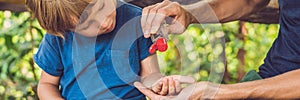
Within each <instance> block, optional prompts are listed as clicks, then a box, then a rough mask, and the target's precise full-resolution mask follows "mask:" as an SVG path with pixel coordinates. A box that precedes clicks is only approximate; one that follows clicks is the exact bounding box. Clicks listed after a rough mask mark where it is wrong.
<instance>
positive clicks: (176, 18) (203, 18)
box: [141, 0, 270, 38]
mask: <svg viewBox="0 0 300 100" xmlns="http://www.w3.org/2000/svg"><path fill="white" fill-rule="evenodd" d="M269 1H270V0H203V1H199V2H197V3H194V4H191V5H180V4H178V3H177V2H171V1H169V0H164V1H163V2H162V3H157V4H155V5H152V6H148V7H145V8H144V9H143V13H142V18H141V25H142V28H143V32H144V36H145V37H146V38H148V37H150V34H155V33H156V32H157V31H158V29H159V26H160V25H161V23H162V22H163V21H164V19H165V18H166V17H170V18H173V21H172V23H170V26H169V28H170V29H169V31H170V33H183V32H184V31H185V29H186V28H187V26H188V25H189V24H191V23H217V22H229V21H234V20H238V19H241V18H244V17H246V16H248V15H250V14H252V13H254V12H256V11H258V10H260V9H261V8H263V7H265V6H266V5H267V4H268V3H269Z"/></svg>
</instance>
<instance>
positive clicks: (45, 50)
mask: <svg viewBox="0 0 300 100" xmlns="http://www.w3.org/2000/svg"><path fill="white" fill-rule="evenodd" d="M53 37H54V36H50V35H49V34H46V35H45V37H44V38H43V40H42V42H41V43H40V46H39V49H38V52H37V53H36V54H35V55H34V57H33V59H34V61H35V63H36V64H37V65H38V66H39V67H40V68H41V69H42V70H43V71H45V72H46V73H48V74H50V75H53V76H61V75H62V72H63V65H62V63H61V59H60V56H59V55H60V54H59V52H58V50H57V49H58V46H57V45H56V43H55V39H54V38H53Z"/></svg>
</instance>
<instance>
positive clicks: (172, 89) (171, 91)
mask: <svg viewBox="0 0 300 100" xmlns="http://www.w3.org/2000/svg"><path fill="white" fill-rule="evenodd" d="M168 92H169V95H175V94H176V88H175V81H174V80H173V78H172V77H171V78H169V91H168Z"/></svg>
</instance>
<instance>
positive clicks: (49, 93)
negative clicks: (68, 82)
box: [38, 71, 64, 100]
mask: <svg viewBox="0 0 300 100" xmlns="http://www.w3.org/2000/svg"><path fill="white" fill-rule="evenodd" d="M59 80H60V77H57V76H52V75H50V74H48V73H46V72H44V71H42V74H41V78H40V81H39V84H38V96H39V99H41V100H64V99H63V98H62V96H61V94H60V91H59Z"/></svg>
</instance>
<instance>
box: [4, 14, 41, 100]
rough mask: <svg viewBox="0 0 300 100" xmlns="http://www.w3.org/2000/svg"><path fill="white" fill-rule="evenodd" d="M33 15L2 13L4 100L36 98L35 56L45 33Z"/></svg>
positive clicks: (36, 71)
mask: <svg viewBox="0 0 300 100" xmlns="http://www.w3.org/2000/svg"><path fill="white" fill-rule="evenodd" d="M31 19H32V18H31V16H30V13H29V12H23V13H11V12H9V11H4V12H0V30H1V31H0V45H1V47H0V51H1V52H2V53H1V54H0V58H1V61H0V66H1V67H0V99H1V100H5V99H22V98H23V99H25V98H26V99H33V98H36V97H35V96H36V94H35V92H34V91H35V89H36V85H37V78H38V76H37V73H38V72H39V70H37V68H36V66H35V65H34V63H33V60H32V55H33V52H34V51H36V47H37V46H38V45H39V42H40V41H41V39H42V33H43V32H44V31H43V30H42V29H41V28H40V26H39V24H38V23H37V21H35V20H31Z"/></svg>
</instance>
